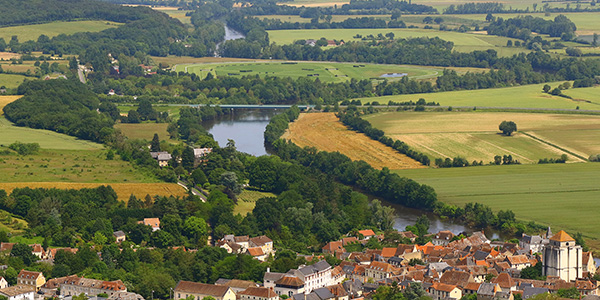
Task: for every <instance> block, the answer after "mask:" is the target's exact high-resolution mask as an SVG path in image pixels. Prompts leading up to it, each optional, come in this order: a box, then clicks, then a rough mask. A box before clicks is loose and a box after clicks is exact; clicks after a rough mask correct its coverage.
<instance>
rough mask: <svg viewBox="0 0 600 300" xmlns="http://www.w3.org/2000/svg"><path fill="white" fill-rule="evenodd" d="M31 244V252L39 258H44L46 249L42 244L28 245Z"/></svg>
mask: <svg viewBox="0 0 600 300" xmlns="http://www.w3.org/2000/svg"><path fill="white" fill-rule="evenodd" d="M30 246H31V254H33V255H35V256H37V257H38V258H39V259H45V258H46V250H44V247H42V245H40V244H33V245H30Z"/></svg>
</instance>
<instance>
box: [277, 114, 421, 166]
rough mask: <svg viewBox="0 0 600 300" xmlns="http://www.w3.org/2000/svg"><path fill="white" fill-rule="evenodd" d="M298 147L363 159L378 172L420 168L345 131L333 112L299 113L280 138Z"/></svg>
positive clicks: (366, 138)
mask: <svg viewBox="0 0 600 300" xmlns="http://www.w3.org/2000/svg"><path fill="white" fill-rule="evenodd" d="M282 138H284V139H289V140H291V141H292V142H294V144H296V145H298V146H300V147H305V146H309V147H316V148H317V149H319V150H322V151H329V152H335V151H339V152H340V153H342V154H344V155H346V156H348V157H349V158H350V159H352V160H355V161H356V160H364V161H365V162H367V163H368V164H370V165H371V166H372V167H374V168H377V169H382V168H383V167H388V168H390V169H406V168H423V166H422V165H421V164H420V163H419V162H417V161H415V160H413V159H411V158H409V157H407V156H406V155H404V154H400V153H398V152H397V151H396V150H394V149H392V148H390V147H387V146H385V145H383V144H382V143H380V142H377V141H374V140H372V139H370V138H368V137H367V136H366V135H364V134H360V133H357V132H355V131H352V130H349V129H348V128H347V127H346V126H344V125H343V124H342V123H341V122H340V121H339V120H338V118H337V117H336V116H335V115H334V114H333V113H306V114H300V117H299V118H298V120H296V121H295V122H293V123H291V124H290V127H289V129H288V130H287V131H286V132H285V134H284V135H283V137H282Z"/></svg>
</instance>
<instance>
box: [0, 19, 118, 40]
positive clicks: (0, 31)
mask: <svg viewBox="0 0 600 300" xmlns="http://www.w3.org/2000/svg"><path fill="white" fill-rule="evenodd" d="M119 25H120V24H119V23H115V22H108V21H74V22H53V23H47V24H35V25H24V26H12V27H3V28H0V38H4V40H6V42H7V43H8V41H10V38H11V37H12V36H13V35H16V36H18V37H19V42H25V41H29V40H37V39H38V37H39V36H40V35H42V34H45V35H47V36H48V37H50V38H52V37H55V36H57V35H59V34H61V33H64V34H73V33H76V32H98V31H102V30H104V29H108V28H115V27H118V26H119Z"/></svg>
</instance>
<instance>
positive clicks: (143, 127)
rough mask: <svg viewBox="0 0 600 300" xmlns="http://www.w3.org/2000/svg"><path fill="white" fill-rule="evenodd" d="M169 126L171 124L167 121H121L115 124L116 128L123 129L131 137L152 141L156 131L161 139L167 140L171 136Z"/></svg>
mask: <svg viewBox="0 0 600 300" xmlns="http://www.w3.org/2000/svg"><path fill="white" fill-rule="evenodd" d="M167 126H169V124H167V123H140V124H125V123H119V124H116V125H115V129H121V131H122V132H123V134H124V135H125V136H126V137H128V138H130V139H145V140H148V141H150V140H152V138H153V137H154V134H155V133H158V137H159V138H160V139H161V140H167V139H168V138H169V133H168V132H167Z"/></svg>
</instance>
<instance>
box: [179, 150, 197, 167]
mask: <svg viewBox="0 0 600 300" xmlns="http://www.w3.org/2000/svg"><path fill="white" fill-rule="evenodd" d="M194 160H195V156H194V149H192V147H185V148H184V149H183V152H182V153H181V166H182V167H183V168H184V169H186V170H188V172H191V171H192V170H193V169H194Z"/></svg>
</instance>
